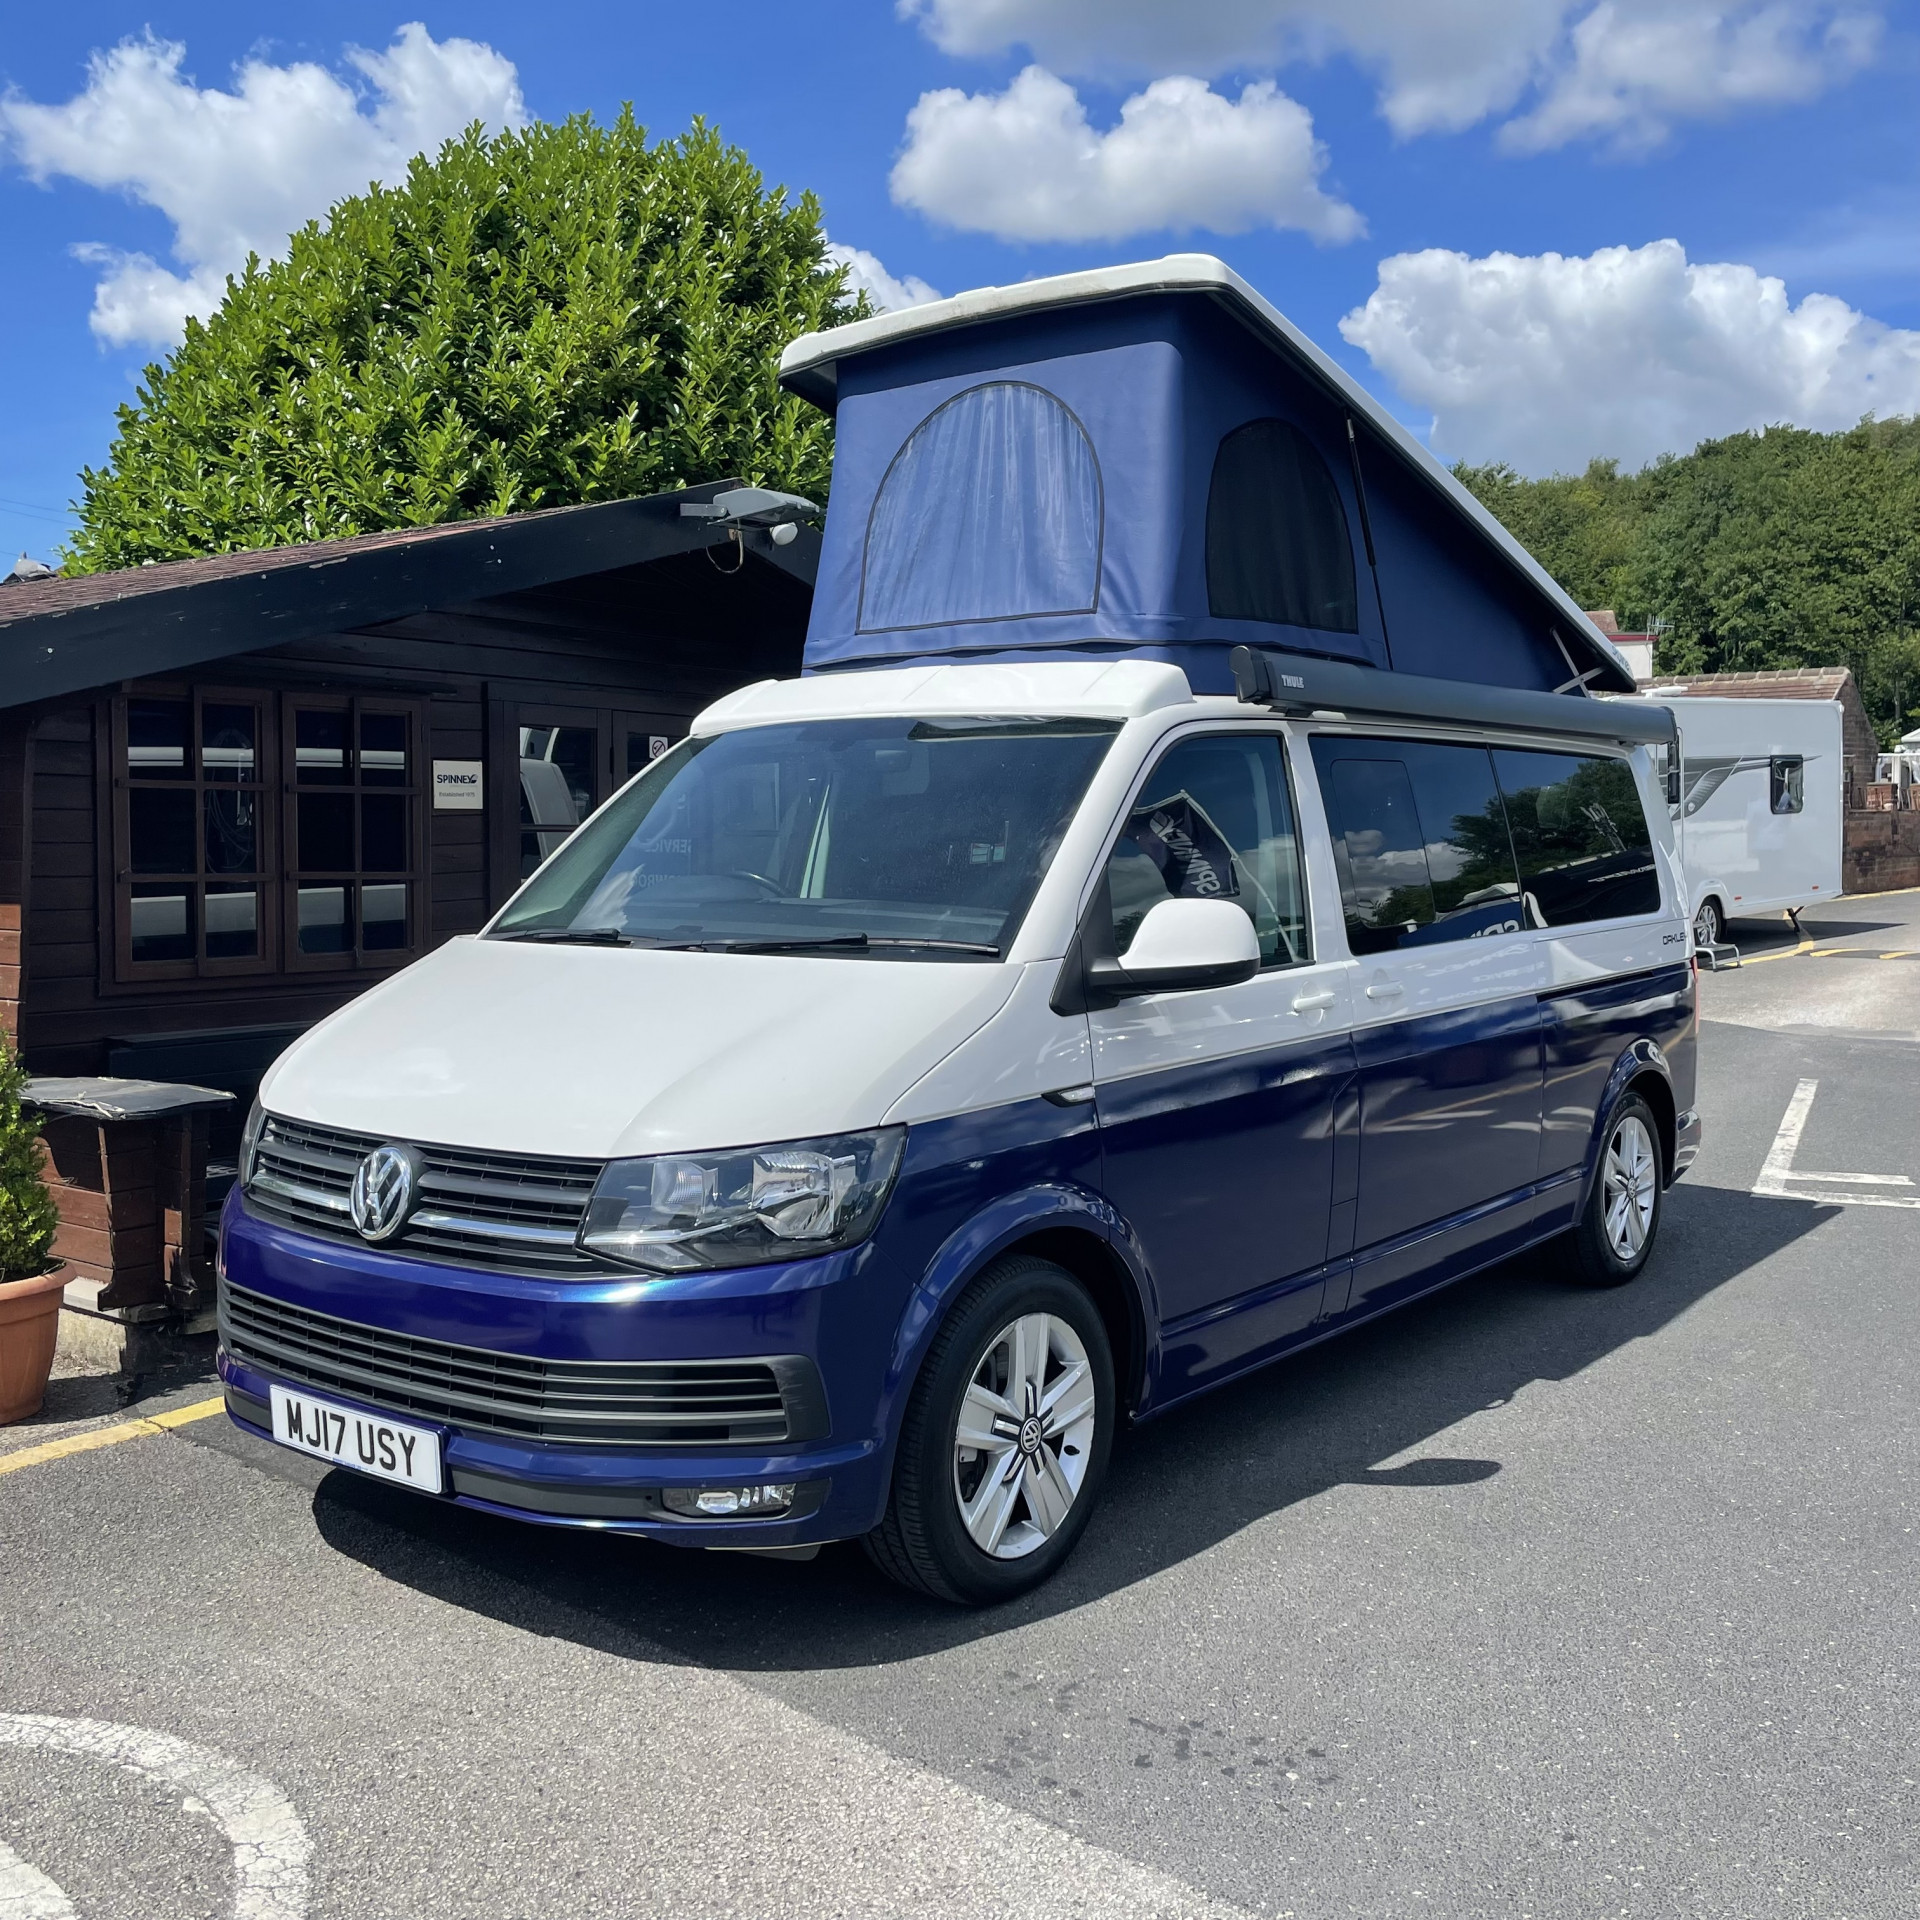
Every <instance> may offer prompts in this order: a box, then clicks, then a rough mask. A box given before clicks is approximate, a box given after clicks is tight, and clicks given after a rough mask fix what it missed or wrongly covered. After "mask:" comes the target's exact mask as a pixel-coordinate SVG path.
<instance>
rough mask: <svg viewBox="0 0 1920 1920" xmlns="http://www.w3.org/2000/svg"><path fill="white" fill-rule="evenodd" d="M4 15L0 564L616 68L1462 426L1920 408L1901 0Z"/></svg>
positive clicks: (741, 129)
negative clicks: (291, 310) (433, 197)
mask: <svg viewBox="0 0 1920 1920" xmlns="http://www.w3.org/2000/svg"><path fill="white" fill-rule="evenodd" d="M1436 16H1438V17H1439V19H1438V22H1436ZM14 20H15V26H14V31H13V32H12V33H11V34H10V35H9V36H8V38H7V42H6V44H5V47H4V49H0V87H4V90H5V91H4V95H3V96H0V260H4V263H5V265H4V273H5V279H4V283H0V284H3V285H4V293H3V294H0V370H3V371H4V395H5V401H4V405H0V568H3V567H4V563H5V561H7V560H10V559H11V558H12V556H13V554H15V553H17V552H19V551H20V550H22V549H23V548H24V549H25V550H27V551H29V552H31V553H34V554H36V555H39V556H42V557H46V556H49V555H50V554H51V551H52V550H53V548H54V547H56V546H57V544H58V542H59V540H60V538H61V536H62V533H63V530H64V527H65V525H66V506H67V503H68V501H69V500H70V499H71V498H72V497H73V495H74V493H75V491H76V475H77V473H78V470H79V469H80V468H81V467H82V466H83V465H85V464H87V463H90V462H98V461H99V460H101V459H102V458H103V457H104V455H105V454H106V451H107V448H108V445H109V443H110V441H111V437H112V432H113V414H114V408H115V406H116V405H117V404H119V403H121V402H122V401H124V400H127V399H130V398H131V397H132V392H133V383H134V381H135V379H136V378H137V377H138V374H139V371H140V369H141V367H142V366H143V365H144V364H145V363H146V362H147V361H148V360H150V359H153V358H155V357H157V356H158V355H159V354H161V353H162V352H164V350H165V341H166V339H167V338H168V330H169V328H170V327H171V326H174V325H177V311H178V309H179V308H180V306H181V305H182V303H183V302H184V303H191V302H192V301H194V300H195V299H198V300H200V301H201V302H202V303H204V300H205V298H206V297H208V296H207V293H206V289H207V288H208V287H210V286H217V284H218V281H219V276H220V274H221V273H222V272H223V271H224V270H225V269H226V268H227V267H228V266H229V265H231V264H234V260H233V257H232V256H233V254H234V250H235V249H236V248H242V247H244V245H245V244H247V243H248V242H249V241H251V242H252V243H253V244H258V245H261V246H263V247H267V248H271V247H272V246H273V245H274V244H275V238H276V236H277V235H278V234H279V233H280V232H283V231H284V229H285V227H286V226H288V225H290V224H292V223H293V221H295V220H297V219H300V218H305V217H307V216H309V215H311V214H316V213H319V212H320V211H321V210H322V209H323V207H324V205H325V203H326V201H327V199H328V198H329V197H330V196H331V195H332V194H333V193H336V192H338V191H341V190H343V189H342V186H341V184H340V183H341V182H342V181H345V182H348V183H351V184H357V183H358V182H360V181H363V180H364V179H365V178H366V177H367V176H368V175H369V174H370V173H371V172H372V171H375V170H378V169H380V168H383V167H388V166H391V165H392V164H395V163H396V156H398V155H399V154H400V153H401V151H402V149H404V148H405V147H406V146H407V145H408V144H409V143H410V142H412V143H415V144H417V143H418V142H419V141H420V140H422V139H427V138H431V137H434V136H435V135H436V134H437V133H438V132H440V131H444V130H446V129H447V128H448V127H450V126H451V125H453V124H457V121H458V119H460V118H462V117H465V115H466V113H467V112H469V111H475V110H477V111H481V112H483V113H484V114H485V115H486V116H487V117H490V118H494V119H501V118H512V117H514V116H515V115H516V114H518V113H526V114H531V115H534V116H539V117H547V118H558V117H561V116H564V115H566V114H569V113H575V112H581V111H588V112H592V113H594V114H596V115H599V116H608V115H611V114H612V113H614V112H615V111H616V110H617V109H618V107H619V105H620V103H621V102H622V101H624V100H631V101H632V102H633V103H634V107H635V110H636V112H637V113H638V114H639V116H640V118H641V119H642V120H643V121H644V122H645V123H646V124H647V125H648V126H649V127H650V128H651V129H652V130H653V131H654V132H656V133H667V132H673V131H677V130H679V129H681V128H683V127H684V126H685V125H686V124H687V122H688V121H689V120H690V119H691V118H692V117H693V116H694V115H695V114H704V115H705V116H706V117H707V118H708V119H709V120H710V121H713V122H715V123H717V124H718V126H719V127H720V128H721V130H722V131H723V132H724V133H725V134H726V135H727V136H728V137H729V138H730V139H732V140H734V141H735V142H737V143H738V144H740V145H741V146H743V147H745V148H746V150H747V151H748V153H749V154H750V155H751V156H752V158H753V160H754V162H755V163H756V164H757V165H758V166H759V167H760V168H761V170H762V171H763V172H764V173H765V175H766V176H767V178H768V179H769V180H771V181H779V182H784V183H786V184H787V185H788V186H790V187H792V188H794V189H798V188H801V187H811V188H812V189H813V190H814V191H815V192H816V193H817V194H818V195H819V197H820V199H821V201H822V203H823V205H824V208H825V213H826V221H827V227H828V231H829V232H830V234H831V235H832V237H833V238H834V240H835V241H836V242H839V243H841V244H842V245H845V246H849V247H854V248H858V249H862V250H863V251H864V252H865V253H867V254H870V255H871V256H873V258H874V260H875V261H877V262H879V263H881V264H882V265H883V266H884V269H885V270H886V272H887V273H888V274H889V275H891V276H892V277H893V279H894V281H896V282H901V283H910V282H911V281H913V280H918V281H920V282H924V283H926V285H927V286H929V287H931V288H933V289H936V290H938V291H939V292H942V293H952V292H957V291H960V290H961V289H963V288H966V287H970V286H976V285H980V284H983V283H986V282H992V281H1007V280H1019V279H1024V278H1028V277H1030V276H1032V275H1036V274H1043V273H1051V272H1057V271H1061V270H1065V269H1069V268H1073V267H1080V266H1088V265H1094V264H1099V263H1102V262H1106V261H1112V260H1121V259H1138V258H1146V257H1150V256H1152V255H1155V254H1159V253H1164V252H1167V251H1171V250H1173V249H1175V248H1195V249H1200V250H1204V251H1208V252H1214V253H1218V254H1220V255H1221V256H1223V257H1224V258H1225V259H1227V260H1228V261H1230V262H1231V263H1232V264H1233V265H1234V266H1235V267H1237V268H1238V269H1239V270H1240V271H1241V272H1242V273H1244V274H1245V275H1246V276H1247V277H1248V278H1249V279H1251V280H1252V281H1253V282H1254V283H1255V284H1256V285H1257V286H1259V287H1260V288H1261V289H1262V290H1263V291H1264V292H1265V293H1266V294H1267V295H1268V296H1269V297H1270V298H1272V299H1273V300H1274V301H1275V302H1276V303H1277V304H1278V305H1279V306H1280V307H1281V308H1282V309H1283V310H1284V311H1286V312H1287V313H1288V314H1289V315H1291V316H1292V317H1293V318H1294V319H1295V320H1296V321H1297V322H1299V323H1300V324H1301V325H1302V326H1303V327H1305V328H1306V329H1307V330H1308V331H1309V332H1310V333H1311V334H1313V336H1314V337H1315V338H1316V339H1318V340H1320V341H1321V342H1322V343H1323V344H1324V345H1326V346H1327V347H1329V348H1330V349H1331V350H1332V351H1333V352H1335V353H1336V354H1337V355H1338V356H1339V357H1340V358H1341V359H1342V361H1343V362H1344V363H1345V364H1346V365H1347V366H1349V367H1350V368H1351V369H1352V370H1353V372H1354V373H1355V374H1356V375H1358V376H1359V377H1360V378H1361V379H1362V380H1363V381H1365V382H1366V383H1367V384H1368V385H1369V386H1370V387H1372V388H1373V389H1374V390H1375V391H1376V392H1378V393H1380V394H1381V395H1382V396H1383V397H1384V398H1385V399H1386V400H1387V401H1388V402H1389V404H1391V405H1392V406H1394V407H1395V408H1396V410H1397V411H1398V412H1399V413H1400V414H1401V416H1402V417H1403V418H1405V419H1406V420H1408V421H1409V422H1410V423H1411V424H1412V425H1414V426H1415V427H1416V428H1417V429H1418V430H1419V431H1422V432H1424V433H1429V434H1430V435H1431V436H1432V439H1433V443H1434V445H1435V446H1436V449H1437V450H1438V451H1440V452H1442V453H1443V454H1444V455H1447V456H1449V457H1454V456H1462V455H1464V456H1466V457H1469V458H1475V459H1489V458H1508V459H1511V460H1513V462H1514V463H1515V464H1516V465H1518V466H1520V467H1522V468H1523V469H1525V470H1527V471H1534V472H1540V471H1551V470H1553V469H1555V468H1566V467H1577V466H1578V465H1580V464H1582V463H1583V462H1584V461H1585V460H1586V459H1587V458H1588V457H1590V456H1593V455H1596V454H1602V455H1614V456H1617V457H1622V458H1625V459H1626V460H1627V461H1628V462H1629V463H1630V464H1638V463H1639V462H1640V461H1643V460H1645V459H1647V458H1650V457H1652V456H1654V455H1655V454H1657V453H1659V452H1661V451H1667V450H1674V451H1678V450H1684V448H1685V447H1687V446H1690V445H1691V444H1693V442H1694V441H1695V440H1697V439H1698V438H1700V437H1702V436H1703V435H1705V434H1709V433H1721V432H1729V431H1733V430H1736V429H1738V428H1741V427H1746V426H1752V425H1758V424H1763V423H1764V422H1766V421H1768V420H1774V419H1792V420H1797V421H1799V422H1801V423H1803V424H1807V425H1811V426H1819V427H1832V426H1836V425H1843V424H1847V423H1849V422H1850V421H1851V420H1853V419H1854V418H1857V417H1858V416H1859V414H1860V413H1862V412H1864V411H1866V410H1867V409H1868V408H1869V407H1872V408H1873V409H1874V410H1876V411H1878V412H1880V413H1883V414H1887V413H1895V412H1912V411H1916V410H1920V217H1917V216H1920V142H1917V141H1916V138H1915V134H1914V127H1915V124H1916V120H1917V118H1920V116H1916V114H1915V112H1914V97H1915V79H1916V74H1917V73H1920V33H1916V31H1915V29H1916V24H1920V23H1917V22H1916V20H1915V18H1914V14H1913V10H1912V8H1911V7H1910V6H1898V5H1891V4H1883V3H1882V0H1450V4H1449V5H1447V6H1444V7H1443V6H1439V5H1436V4H1435V0H908V3H907V4H906V5H905V6H904V7H901V8H896V7H895V6H894V5H893V4H890V0H814V4H812V5H809V6H807V7H794V6H791V5H784V6H776V5H772V4H762V0H736V4H735V5H733V6H732V7H729V8H726V9H715V8H691V7H684V6H668V5H663V4H654V3H652V0H641V3H640V4H631V3H630V4H627V5H625V6H619V7H614V6H604V5H603V6H586V5H568V4H555V3H554V0H549V4H548V5H546V6H544V7H542V8H540V9H538V10H530V9H526V8H524V7H511V8H510V7H506V6H502V5H494V4H463V5H453V6H439V7H434V8H432V9H430V10H425V11H422V10H420V9H418V8H416V7H410V6H408V5H406V4H405V0H401V3H400V4H398V5H390V4H368V3H366V0H354V3H353V4H325V3H324V0H323V3H322V4H317V5H314V6H312V7H310V8H309V9H307V10H306V12H305V14H304V16H303V18H302V22H301V26H300V30H299V32H298V33H297V34H293V35H289V34H286V33H283V32H280V31H278V30H274V29H272V28H270V26H269V23H268V17H267V15H266V14H265V12H264V10H259V9H242V8H237V7H233V6H228V5H223V4H218V3H217V0H159V3H158V4H145V3H144V0H143V4H140V5H137V6H136V5H132V4H126V5H122V4H114V3H113V0H96V3H95V4H80V5H70V6H67V7H65V8H61V9H57V10H52V11H46V12H40V13H38V14H35V15H33V16H32V17H30V18H29V17H28V16H27V15H26V14H25V12H24V10H22V11H21V12H20V13H17V14H16V15H15V16H14ZM416 20H417V21H419V22H420V23H421V25H422V27H423V29H424V31H422V32H418V33H416V34H414V35H412V36H410V37H408V38H406V39H404V40H402V39H400V38H399V36H400V35H401V30H402V28H403V27H405V26H406V25H407V24H408V23H409V22H413V21H416ZM129 43H131V44H129ZM461 43H477V44H473V45H463V44H461ZM175 44H177V45H178V46H179V47H181V48H184V52H183V53H181V54H179V55H178V56H176V55H174V54H173V53H171V52H169V51H168V48H169V47H170V46H172V45H175ZM355 48H359V49H363V50H367V51H368V52H369V53H371V54H372V55H373V56H375V57H374V58H373V59H372V60H368V59H366V58H364V57H363V58H362V59H361V60H360V61H359V62H358V64H356V63H355V62H354V59H353V55H352V51H351V50H352V49H355ZM116 49H119V50H120V51H119V52H118V53H116V51H115V50H116ZM489 49H490V50H491V51H490V52H488V51H487V50H489ZM90 61H91V62H94V63H95V65H94V66H93V68H92V69H91V70H90V66H89V63H90ZM248 62H251V63H253V72H252V75H251V77H250V78H247V77H243V76H242V75H241V74H240V71H239V70H240V69H241V67H242V66H243V64H244V63H248ZM383 62H385V64H383ZM101 63H105V64H104V65H103V64H101ZM223 96H224V97H223ZM303 116H304V117H303ZM356 167H358V168H359V172H358V174H357V175H356V174H355V171H354V170H355V168H356ZM269 229H271V231H269ZM1656 243H1672V244H1670V245H1664V246H1663V245H1659V244H1656ZM142 257H144V263H143V258H142ZM196 276H197V278H196ZM1769 276H1774V277H1777V278H1778V279H1779V280H1781V281H1783V282H1784V285H1783V286H1778V287H1776V286H1774V285H1771V284H1770V281H1769ZM196 287H197V289H198V291H197V292H196ZM103 289H104V290H103ZM904 290H905V291H907V292H912V291H917V290H918V289H915V288H913V287H911V285H910V284H908V285H906V286H905V289H904ZM169 315H173V316H174V317H173V318H169ZM1343 325H1344V331H1343Z"/></svg>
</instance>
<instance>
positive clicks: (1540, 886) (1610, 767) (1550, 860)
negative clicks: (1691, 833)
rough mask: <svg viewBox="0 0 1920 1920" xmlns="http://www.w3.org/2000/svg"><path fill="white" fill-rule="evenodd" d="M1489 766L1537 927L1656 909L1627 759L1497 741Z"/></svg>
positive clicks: (1654, 882)
mask: <svg viewBox="0 0 1920 1920" xmlns="http://www.w3.org/2000/svg"><path fill="white" fill-rule="evenodd" d="M1493 764H1494V767H1495V769H1496V770H1497V771H1498V773H1499V776H1500V788H1501V791H1502V792H1503V793H1504V794H1505V795H1506V801H1507V817H1508V819H1509V820H1510V821H1511V823H1512V826H1513V849H1514V852H1515V854H1516V855H1517V856H1518V857H1519V862H1520V884H1521V886H1522V888H1523V889H1524V890H1525V894H1526V900H1527V908H1528V916H1529V919H1530V921H1531V923H1532V924H1533V925H1534V926H1537V927H1565V926H1573V925H1577V924H1579V923H1580V922H1582V921H1587V920H1615V919H1620V918H1622V917H1623V916H1626V915H1630V914H1642V913H1658V912H1659V910H1660V873H1659V869H1658V867H1657V866H1656V865H1655V864H1654V857H1653V837H1652V835H1651V833H1650V832H1649V831H1648V828H1647V816H1646V813H1645V811H1644V810H1643V809H1642V807H1641V805H1640V794H1639V790H1638V788H1637V787H1636V786H1635V784H1634V778H1633V768H1632V767H1631V766H1630V765H1629V764H1628V763H1627V762H1626V761H1625V760H1615V759H1602V758H1600V757H1599V756H1598V755H1587V754H1571V753H1536V752H1531V751H1524V750H1520V749H1515V748H1508V747H1502V748H1498V749H1496V750H1495V753H1494V756H1493Z"/></svg>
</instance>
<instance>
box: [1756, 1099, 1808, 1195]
mask: <svg viewBox="0 0 1920 1920" xmlns="http://www.w3.org/2000/svg"><path fill="white" fill-rule="evenodd" d="M1819 1087H1820V1082H1819V1081H1818V1080H1802V1081H1801V1082H1800V1084H1799V1085H1798V1086H1797V1087H1795V1088H1794V1090H1793V1098H1792V1099H1791V1100H1789V1101H1788V1102H1787V1110H1786V1112H1785V1114H1784V1115H1783V1116H1782V1117H1781V1121H1780V1131H1779V1132H1778V1133H1776V1134H1775V1135H1774V1136H1773V1145H1772V1146H1771V1147H1769V1148H1768V1149H1767V1157H1766V1159H1765V1160H1764V1161H1763V1162H1762V1163H1761V1167H1760V1178H1759V1179H1758V1180H1756V1181H1755V1182H1754V1183H1753V1190H1754V1192H1755V1193H1759V1194H1769V1193H1773V1194H1779V1193H1785V1192H1786V1190H1787V1189H1786V1179H1787V1176H1788V1174H1790V1173H1791V1172H1792V1171H1793V1156H1794V1155H1795V1154H1796V1153H1797V1152H1798V1151H1799V1149H1800V1136H1801V1135H1802V1134H1803V1133H1805V1132H1806V1130H1807V1115H1808V1114H1810V1113H1811V1112H1812V1111H1813V1096H1814V1094H1815V1093H1817V1092H1818V1091H1819Z"/></svg>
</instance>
